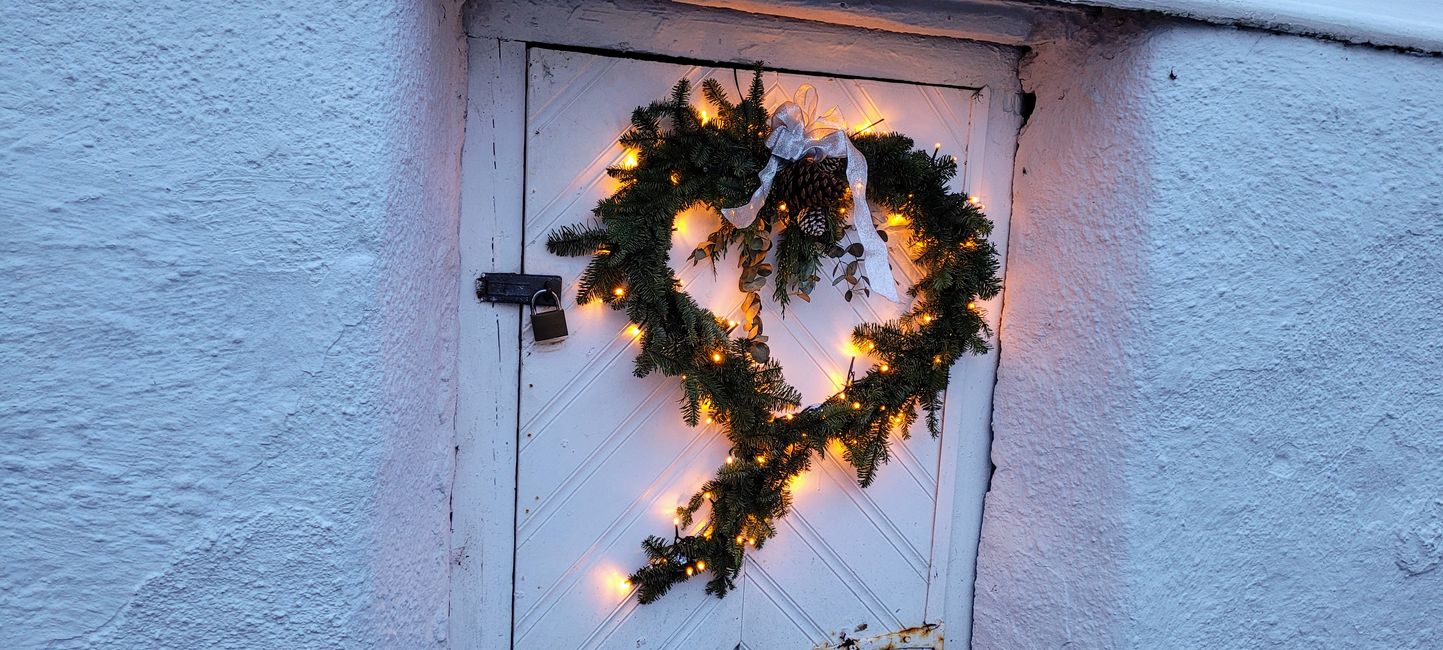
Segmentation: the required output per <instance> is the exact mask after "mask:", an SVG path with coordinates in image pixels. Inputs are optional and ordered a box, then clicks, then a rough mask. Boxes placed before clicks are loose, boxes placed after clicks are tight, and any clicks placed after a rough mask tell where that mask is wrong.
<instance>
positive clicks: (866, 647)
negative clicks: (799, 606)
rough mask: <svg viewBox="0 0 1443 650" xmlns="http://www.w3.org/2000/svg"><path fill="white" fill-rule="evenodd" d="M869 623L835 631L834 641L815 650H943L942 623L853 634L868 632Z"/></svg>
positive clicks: (815, 647) (814, 649)
mask: <svg viewBox="0 0 1443 650" xmlns="http://www.w3.org/2000/svg"><path fill="white" fill-rule="evenodd" d="M866 631H867V624H866V623H862V624H861V625H858V626H857V627H855V628H852V629H851V630H850V631H848V630H842V631H839V632H834V633H833V634H832V635H831V636H835V637H836V638H837V640H836V642H834V643H827V644H823V645H818V646H814V647H813V650H942V641H943V638H942V624H941V623H923V624H921V625H914V626H912V627H908V628H903V629H901V630H897V631H895V632H887V633H886V634H878V635H876V636H870V637H864V638H859V637H854V636H852V635H854V634H857V633H861V632H866Z"/></svg>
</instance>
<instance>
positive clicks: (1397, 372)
mask: <svg viewBox="0 0 1443 650" xmlns="http://www.w3.org/2000/svg"><path fill="white" fill-rule="evenodd" d="M1098 29H1099V30H1101V31H1102V32H1103V33H1104V34H1105V35H1098V34H1097V33H1095V32H1079V33H1074V34H1070V35H1067V36H1068V38H1062V36H1063V35H1058V38H1056V39H1049V40H1050V41H1051V43H1050V44H1048V45H1044V46H1041V47H1039V48H1038V50H1037V51H1036V54H1035V56H1034V57H1033V58H1031V59H1030V60H1028V61H1027V62H1026V64H1025V65H1024V68H1023V71H1022V75H1023V83H1024V87H1026V88H1027V89H1028V90H1030V91H1032V92H1035V93H1036V94H1037V109H1036V112H1035V113H1034V114H1033V115H1032V116H1031V120H1030V121H1029V122H1028V124H1027V125H1026V126H1025V128H1024V130H1023V132H1022V137H1021V142H1020V148H1019V152H1018V158H1017V171H1016V175H1015V181H1016V185H1015V204H1014V212H1013V218H1012V232H1011V239H1010V252H1009V257H1008V276H1007V289H1006V305H1005V308H1004V312H1003V316H1002V323H1003V324H1002V329H1001V341H1000V343H1001V365H1000V369H999V375H998V383H997V387H996V398H995V411H994V422H993V427H994V434H995V438H994V442H993V459H994V462H995V463H996V466H997V470H996V473H995V475H994V478H993V481H992V485H991V492H990V493H989V495H988V498H987V502H986V509H985V514H984V519H985V521H984V529H983V535H982V546H981V551H980V554H981V555H980V559H979V567H978V577H977V595H976V611H975V617H976V623H975V626H974V643H975V645H976V647H980V648H1042V647H1048V648H1057V647H1068V648H1112V647H1130V648H1238V647H1262V646H1272V645H1273V644H1277V645H1278V646H1279V647H1329V648H1348V647H1360V648H1361V647H1367V648H1405V647H1440V646H1443V569H1440V562H1443V428H1440V427H1443V425H1440V422H1443V381H1440V380H1443V363H1440V361H1439V358H1440V353H1443V318H1440V313H1443V193H1440V191H1439V181H1440V180H1443V113H1440V112H1439V111H1438V107H1439V106H1443V59H1438V58H1425V57H1417V56H1409V55H1402V54H1397V53H1394V52H1389V51H1382V50H1376V49H1371V48H1368V47H1363V46H1348V45H1342V44H1339V43H1333V42H1323V41H1318V40H1311V39H1308V38H1304V37H1297V36H1285V35H1276V34H1269V33H1263V32H1257V31H1239V30H1234V29H1230V28H1220V27H1212V26H1207V25H1200V24H1195V23H1181V22H1170V21H1158V22H1151V23H1142V24H1133V25H1129V24H1124V23H1113V24H1107V25H1099V26H1098ZM1170 73H1171V74H1172V75H1175V77H1176V78H1175V79H1174V78H1170Z"/></svg>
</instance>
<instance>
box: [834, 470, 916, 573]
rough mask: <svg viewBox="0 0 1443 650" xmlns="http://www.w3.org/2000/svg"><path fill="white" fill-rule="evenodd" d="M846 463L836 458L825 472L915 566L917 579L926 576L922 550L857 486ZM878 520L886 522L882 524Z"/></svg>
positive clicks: (909, 562)
mask: <svg viewBox="0 0 1443 650" xmlns="http://www.w3.org/2000/svg"><path fill="white" fill-rule="evenodd" d="M844 462H845V461H843V460H841V459H839V458H834V459H833V462H830V463H822V464H821V465H822V467H823V471H822V473H823V474H825V475H826V476H827V478H829V479H831V480H832V482H833V483H835V484H836V485H837V487H838V488H840V489H841V491H842V494H844V495H846V497H847V499H848V500H850V501H851V502H852V503H853V504H854V505H856V506H857V509H858V510H860V511H861V513H862V516H864V517H866V518H867V521H868V523H870V524H872V526H873V527H874V528H876V529H877V532H878V533H880V534H881V535H882V539H885V540H887V543H888V544H890V545H891V546H892V548H894V549H896V551H897V555H899V556H901V558H902V559H903V560H905V561H906V563H907V565H908V566H910V567H912V570H913V571H914V572H916V574H917V577H919V578H920V577H923V576H924V574H925V573H926V565H927V558H926V557H924V556H923V555H922V551H921V550H920V549H918V548H917V547H916V546H915V545H914V544H913V543H912V540H911V539H909V538H908V537H907V536H906V535H905V534H903V533H902V530H901V529H900V528H898V527H897V524H896V522H893V521H892V520H891V519H890V518H888V517H887V515H886V513H885V512H883V511H882V509H881V508H878V507H877V504H876V502H875V501H873V500H872V498H871V496H870V495H868V494H867V491H866V490H864V489H862V488H861V487H858V486H857V482H856V480H855V479H854V478H853V476H852V473H851V471H850V469H848V468H849V467H850V466H848V465H844V464H843V463H844ZM838 474H841V476H838ZM878 519H880V520H881V521H882V522H885V523H879V522H878ZM899 544H900V545H899ZM904 547H905V548H904Z"/></svg>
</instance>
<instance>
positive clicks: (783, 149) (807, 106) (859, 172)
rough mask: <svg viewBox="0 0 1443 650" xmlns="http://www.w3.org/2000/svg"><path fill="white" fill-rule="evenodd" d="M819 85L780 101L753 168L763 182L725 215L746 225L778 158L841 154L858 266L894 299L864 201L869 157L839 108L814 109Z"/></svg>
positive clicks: (878, 239) (764, 192)
mask: <svg viewBox="0 0 1443 650" xmlns="http://www.w3.org/2000/svg"><path fill="white" fill-rule="evenodd" d="M816 110H817V91H816V89H815V88H812V86H811V84H803V85H802V86H801V87H800V88H797V92H796V95H795V96H793V98H792V101H789V102H783V103H782V105H781V106H778V107H777V110H776V112H774V113H772V134H771V135H770V136H768V137H767V148H768V149H771V151H772V155H771V158H769V159H768V160H767V165H766V167H763V168H762V170H761V171H760V172H758V173H757V177H758V178H760V179H761V181H762V184H761V185H759V186H757V191H756V192H754V193H752V198H751V200H750V201H748V202H747V204H746V205H742V206H737V207H735V208H723V209H722V214H723V215H725V216H726V218H727V221H730V222H732V225H735V226H737V227H738V228H745V227H747V226H750V225H751V224H752V222H754V221H756V218H757V213H758V212H760V211H761V209H762V206H763V205H765V204H766V202H767V194H769V193H770V192H771V191H772V179H773V178H774V177H775V176H776V175H777V171H778V170H780V169H781V166H782V163H784V162H792V161H796V160H800V159H801V158H803V157H805V156H807V155H809V154H816V156H817V157H818V158H843V159H845V160H846V161H847V184H848V185H850V186H851V190H852V214H853V217H852V219H853V221H852V223H853V225H854V226H855V228H854V229H855V230H856V231H857V240H858V241H859V242H861V244H862V248H863V251H862V255H863V257H862V268H863V269H864V270H866V272H867V277H868V278H869V279H870V284H871V286H872V290H873V291H875V292H877V295H880V296H882V297H884V298H886V299H888V300H891V301H892V302H896V301H897V283H896V281H895V280H893V279H892V265H891V264H889V263H888V262H887V244H886V242H883V241H882V238H881V237H880V236H879V235H877V227H876V225H875V224H873V223H872V211H871V210H870V209H868V207H867V159H866V158H863V157H862V153H861V152H859V151H857V148H856V147H854V146H852V141H851V139H849V138H848V137H847V131H846V124H844V123H843V122H842V120H841V119H840V118H838V117H837V115H836V113H837V109H835V108H833V109H831V110H828V111H827V112H826V113H823V114H822V115H817V114H816Z"/></svg>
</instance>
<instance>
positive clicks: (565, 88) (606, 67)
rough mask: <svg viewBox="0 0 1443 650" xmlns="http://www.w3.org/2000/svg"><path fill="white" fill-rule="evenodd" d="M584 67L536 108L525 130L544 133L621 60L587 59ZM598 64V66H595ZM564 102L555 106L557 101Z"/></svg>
mask: <svg viewBox="0 0 1443 650" xmlns="http://www.w3.org/2000/svg"><path fill="white" fill-rule="evenodd" d="M588 59H589V60H588V61H587V63H586V67H585V68H582V69H581V70H580V71H579V72H578V73H577V75H576V76H575V77H572V78H571V80H570V81H567V82H566V83H565V84H564V85H561V86H559V87H557V91H555V92H553V93H552V98H551V99H548V100H546V101H544V102H541V105H540V106H539V107H538V108H537V110H536V112H535V113H534V114H533V115H531V116H530V117H528V118H527V120H526V122H527V128H528V130H530V131H544V130H546V127H548V126H550V125H551V122H552V121H554V120H555V119H556V118H557V117H559V116H561V115H563V114H565V113H566V112H567V111H568V110H569V109H570V108H571V107H572V106H573V105H575V104H576V102H578V101H580V100H581V98H582V97H584V96H585V95H586V91H588V90H590V89H591V87H592V86H595V85H596V84H597V82H599V81H601V79H602V78H603V77H605V76H606V73H608V72H610V71H611V69H612V68H614V67H616V65H617V63H619V62H621V61H623V59H618V58H611V57H588ZM596 64H600V65H596ZM558 99H560V100H564V101H562V102H561V103H560V104H559V105H556V102H557V100H558Z"/></svg>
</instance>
